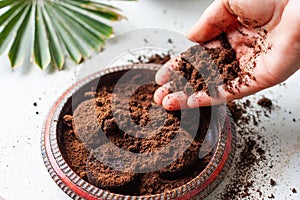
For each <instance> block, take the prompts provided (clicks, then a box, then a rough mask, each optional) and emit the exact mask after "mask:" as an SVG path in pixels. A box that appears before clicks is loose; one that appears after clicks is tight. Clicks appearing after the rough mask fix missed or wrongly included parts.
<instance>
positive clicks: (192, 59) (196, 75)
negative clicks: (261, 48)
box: [171, 33, 254, 97]
mask: <svg viewBox="0 0 300 200" xmlns="http://www.w3.org/2000/svg"><path fill="white" fill-rule="evenodd" d="M217 40H219V41H220V43H221V46H220V47H217V48H207V47H204V46H201V45H196V46H193V47H191V48H190V49H188V50H187V51H186V52H184V53H182V54H181V59H177V61H176V62H177V66H176V67H175V70H174V71H172V72H171V80H173V81H174V86H173V88H172V89H171V91H172V92H176V91H182V90H183V91H184V92H185V93H186V94H187V95H188V96H189V95H191V94H192V93H194V92H196V91H204V92H206V93H207V94H208V95H210V96H213V97H217V96H218V91H217V88H216V87H217V86H219V85H224V90H225V91H228V92H230V93H232V94H234V93H236V92H238V91H239V87H240V85H242V84H244V85H247V81H246V79H245V77H250V78H252V79H254V77H252V76H251V74H250V73H248V72H246V71H245V70H242V69H241V67H240V66H239V62H238V60H237V59H236V54H235V51H234V50H233V49H232V47H231V45H230V44H229V42H228V40H227V36H226V35H225V33H224V34H221V36H219V37H218V38H217ZM234 79H238V83H239V85H233V84H232V81H233V80H234Z"/></svg>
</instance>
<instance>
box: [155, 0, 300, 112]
mask: <svg viewBox="0 0 300 200" xmlns="http://www.w3.org/2000/svg"><path fill="white" fill-rule="evenodd" d="M299 8H300V1H299V0H215V1H214V2H213V3H212V4H211V5H210V6H209V7H208V8H207V9H206V11H205V12H204V14H203V15H202V17H201V18H200V20H199V21H198V22H197V24H196V25H195V26H194V27H193V28H192V29H191V30H190V32H189V33H188V38H189V39H190V40H192V41H194V42H197V43H201V44H203V43H206V44H205V45H207V46H208V47H209V46H216V45H218V44H215V42H208V41H211V40H212V39H213V38H215V37H216V36H218V35H219V34H221V33H222V32H226V33H227V37H228V40H229V42H230V44H231V46H232V48H233V49H234V50H235V51H236V54H237V59H239V62H240V65H241V66H247V65H248V64H249V62H253V60H251V59H250V58H251V57H253V56H255V65H256V66H255V68H253V71H251V73H252V75H253V76H254V77H255V80H249V83H248V84H247V86H246V85H242V86H239V91H238V92H236V93H234V94H233V93H230V92H227V91H225V90H224V89H223V86H219V87H218V92H219V95H218V98H212V97H210V96H208V95H207V94H206V93H205V92H201V91H199V92H196V93H194V94H193V95H191V96H189V97H188V96H186V95H185V94H184V93H183V92H176V93H171V94H168V92H167V91H168V87H169V83H168V82H169V81H172V80H169V78H170V77H169V74H170V70H173V69H174V68H175V67H176V66H175V65H176V63H177V62H174V60H175V59H179V58H174V59H172V60H170V61H169V62H168V63H166V64H165V65H164V66H163V67H162V68H161V69H160V70H159V71H158V72H157V74H156V82H157V83H158V84H160V85H162V86H161V87H160V88H158V89H157V91H156V92H155V94H154V101H155V102H156V103H157V104H162V105H163V107H164V108H165V109H168V110H177V109H180V108H182V107H190V108H194V107H201V106H208V105H213V104H220V103H225V102H226V101H231V100H233V99H239V98H242V97H244V96H248V95H251V94H254V93H256V92H258V91H260V90H263V89H265V88H268V87H271V86H274V85H276V84H278V83H280V82H282V81H284V80H286V79H287V78H288V77H289V76H291V75H292V74H293V73H295V72H296V71H297V70H298V69H299V67H300V12H299ZM264 32H265V33H267V34H265V33H264ZM262 35H263V36H262ZM207 42H208V43H207ZM249 43H255V44H258V45H260V47H264V48H265V49H263V50H262V51H263V52H260V53H259V54H257V52H255V51H256V50H255V48H253V47H252V46H251V45H249ZM233 84H234V85H235V84H237V80H234V81H233ZM224 100H225V102H224Z"/></svg>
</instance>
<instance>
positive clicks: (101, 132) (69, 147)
mask: <svg viewBox="0 0 300 200" xmlns="http://www.w3.org/2000/svg"><path fill="white" fill-rule="evenodd" d="M158 60H161V59H158ZM156 61H157V60H156ZM154 76H155V72H154V71H149V70H148V71H142V70H141V71H137V72H136V74H135V75H134V76H133V77H131V78H130V81H129V82H126V84H123V85H122V84H121V88H122V90H124V92H125V93H124V94H132V95H131V97H130V99H129V100H126V99H125V97H124V98H123V96H122V97H121V98H118V96H114V95H113V94H112V93H113V90H114V89H115V88H114V85H108V86H107V85H106V86H102V87H100V88H98V89H97V92H87V93H85V94H84V97H85V99H86V98H89V99H88V100H85V101H83V102H82V103H80V104H79V105H78V106H77V108H76V109H75V111H74V113H73V114H67V115H64V116H63V121H64V132H63V144H64V145H65V147H64V149H65V157H66V160H68V162H69V164H70V166H72V168H73V170H74V171H75V172H76V173H77V174H78V175H80V177H82V178H83V179H84V180H86V181H88V182H90V183H92V184H93V185H95V186H97V187H99V188H102V189H105V190H109V191H111V192H115V193H119V194H125V195H146V194H157V193H162V192H166V191H169V190H171V189H173V188H176V187H178V186H181V185H184V184H185V183H187V182H188V181H190V180H192V179H193V178H195V177H196V176H197V175H199V173H200V172H201V171H202V170H203V169H204V168H205V167H206V166H207V164H208V162H209V161H210V159H211V156H212V152H209V151H207V152H206V154H207V156H205V157H204V158H199V157H198V154H199V150H200V148H201V144H202V142H203V140H204V137H205V134H206V132H207V130H208V126H209V123H210V118H211V117H210V112H211V108H210V107H208V108H201V109H199V108H197V109H190V110H184V111H166V110H164V109H163V108H162V107H161V106H158V105H156V104H154V102H153V93H154V91H155V90H156V89H157V88H158V87H159V86H158V85H156V84H155V83H153V82H150V83H148V84H144V85H142V86H141V87H139V88H137V89H136V90H135V91H134V93H132V88H133V87H134V83H138V82H139V81H140V80H151V81H153V80H154ZM112 108H114V109H112ZM199 112H200V114H199ZM124 113H127V115H126V114H124ZM197 113H198V117H197ZM199 116H200V117H199ZM130 123H131V124H130ZM179 126H180V127H181V128H180V127H179ZM126 127H127V128H126ZM128 127H130V128H129V129H128ZM124 130H125V131H124ZM150 130H151V131H150ZM104 136H105V137H104ZM171 142H172V143H173V146H174V147H173V148H169V149H168V148H166V149H164V150H162V151H158V150H160V149H162V148H163V147H167V146H168V145H169V144H170V143H171ZM109 143H113V144H114V145H115V146H116V147H119V148H120V149H122V150H125V151H127V152H132V153H153V155H154V160H153V161H150V163H151V166H149V162H147V161H146V160H143V159H138V160H132V158H131V157H127V156H126V155H125V154H118V152H117V153H116V152H113V151H112V150H111V149H110V148H106V147H107V146H106V145H108V144H109ZM180 152H183V154H180ZM99 157H101V159H98V158H99ZM118 157H119V158H122V160H127V161H129V162H127V164H126V165H124V168H125V169H124V170H122V171H120V170H115V169H114V168H115V167H120V162H119V160H118V159H112V158H118ZM164 158H165V159H164ZM170 160H171V161H172V162H168V161H170ZM106 161H109V162H110V163H113V166H114V168H113V167H112V166H111V165H110V166H107V165H106V164H104V163H106ZM128 163H133V164H132V165H131V164H128ZM134 163H139V164H138V165H136V164H135V165H134ZM161 163H162V164H164V165H163V166H165V167H163V168H160V169H159V170H155V171H153V170H151V169H152V168H151V167H152V165H153V166H155V165H156V164H161ZM122 167H123V165H122ZM135 167H139V168H138V169H139V170H141V171H145V172H144V173H132V172H131V171H134V169H136V168H135ZM147 171H149V172H147Z"/></svg>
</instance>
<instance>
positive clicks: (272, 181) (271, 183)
mask: <svg viewBox="0 0 300 200" xmlns="http://www.w3.org/2000/svg"><path fill="white" fill-rule="evenodd" d="M270 185H271V186H275V185H276V181H274V179H272V178H271V179H270Z"/></svg>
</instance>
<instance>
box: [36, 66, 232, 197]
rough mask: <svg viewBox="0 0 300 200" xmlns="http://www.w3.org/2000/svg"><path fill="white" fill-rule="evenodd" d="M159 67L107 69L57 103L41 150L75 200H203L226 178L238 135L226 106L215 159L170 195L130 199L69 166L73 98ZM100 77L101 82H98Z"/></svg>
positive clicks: (220, 110)
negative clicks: (65, 119)
mask: <svg viewBox="0 0 300 200" xmlns="http://www.w3.org/2000/svg"><path fill="white" fill-rule="evenodd" d="M159 67H160V65H155V64H133V65H125V66H118V67H113V68H108V69H105V70H103V71H100V72H98V73H95V74H93V75H91V76H88V77H86V78H84V79H82V80H80V81H78V82H77V83H76V84H74V85H73V86H71V87H70V88H69V89H68V90H67V91H65V92H64V93H63V94H62V95H61V96H60V98H59V99H58V100H57V101H56V102H55V103H54V105H53V107H52V108H51V110H50V112H49V114H48V116H47V119H46V121H45V124H44V128H43V131H42V137H41V151H42V156H43V160H44V163H45V166H46V168H47V170H48V172H49V174H50V176H51V177H52V179H53V180H54V181H55V183H56V184H57V185H58V186H59V187H60V188H61V189H62V190H63V191H64V192H65V193H66V194H67V195H69V196H70V197H71V198H73V199H89V200H96V199H103V200H104V199H109V200H115V199H118V200H146V199H147V200H158V199H159V200H167V199H182V200H183V199H189V198H192V197H194V196H197V199H203V198H205V197H206V196H208V195H209V194H210V193H211V192H212V191H213V190H214V189H215V188H216V187H217V186H218V185H219V184H220V183H221V181H222V180H223V178H224V177H225V176H226V174H227V172H228V170H229V168H230V165H231V163H232V159H233V157H234V151H235V132H234V128H233V123H232V120H231V118H230V115H229V114H228V111H227V108H226V106H216V107H215V109H216V111H217V112H216V113H217V115H219V117H220V123H219V124H218V126H220V129H219V130H220V131H219V132H218V133H217V134H218V140H217V144H216V145H215V147H214V152H213V156H212V158H211V160H210V162H209V164H208V165H207V166H206V168H205V169H204V170H203V171H202V172H201V173H200V174H199V175H198V176H197V177H195V178H194V179H192V180H191V181H189V182H188V183H186V184H184V185H182V186H180V187H178V188H175V189H172V190H171V191H169V192H167V193H161V194H155V195H145V196H129V195H120V194H115V193H111V192H109V191H106V190H102V189H100V188H97V187H95V186H94V185H92V184H90V183H88V182H86V181H85V180H83V179H81V178H80V176H79V175H78V174H76V173H75V172H74V171H73V169H72V167H71V166H69V164H68V161H67V160H66V159H65V156H64V152H63V150H62V146H61V145H62V132H61V131H60V129H61V126H62V122H61V121H62V120H61V119H62V116H64V115H65V114H67V113H68V112H70V109H72V106H74V105H75V106H76V105H78V104H79V103H80V101H82V99H78V98H76V99H72V97H73V96H74V95H76V96H83V94H84V93H85V92H87V91H89V89H90V88H91V87H92V86H93V85H94V86H95V85H96V86H99V84H100V85H101V84H102V83H104V82H105V83H106V84H107V83H109V82H110V81H114V80H116V79H118V77H120V76H121V75H122V74H123V73H124V72H126V71H128V70H132V69H139V70H157V69H158V68H159ZM99 78H101V81H100V82H99Z"/></svg>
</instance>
